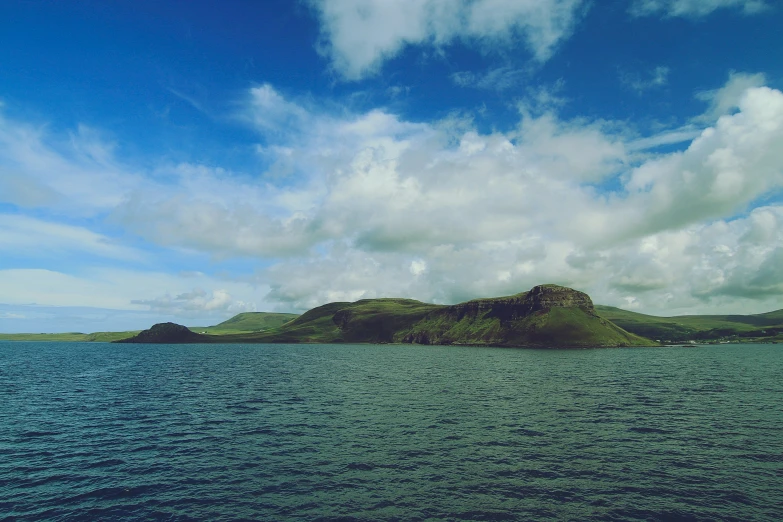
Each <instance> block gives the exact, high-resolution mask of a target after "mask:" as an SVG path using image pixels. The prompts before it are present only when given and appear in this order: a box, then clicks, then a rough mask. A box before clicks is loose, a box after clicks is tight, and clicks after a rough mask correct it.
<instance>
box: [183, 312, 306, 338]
mask: <svg viewBox="0 0 783 522" xmlns="http://www.w3.org/2000/svg"><path fill="white" fill-rule="evenodd" d="M297 317H299V315H298V314H281V313H272V312H244V313H241V314H237V315H235V316H234V317H232V318H231V319H228V320H227V321H223V322H222V323H220V324H217V325H215V326H190V327H189V328H190V329H191V330H193V331H194V332H198V333H202V332H203V333H207V334H210V335H230V334H240V333H248V332H261V331H265V330H271V329H275V328H280V327H281V326H283V325H284V324H285V323H287V322H289V321H292V320H294V319H296V318H297Z"/></svg>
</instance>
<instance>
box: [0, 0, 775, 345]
mask: <svg viewBox="0 0 783 522" xmlns="http://www.w3.org/2000/svg"><path fill="white" fill-rule="evenodd" d="M780 27H783V8H782V7H781V5H780V4H779V3H777V2H773V1H771V0H770V1H760V0H617V1H607V2H589V1H585V0H529V1H520V0H399V1H394V2H391V1H386V0H310V1H304V0H303V1H299V2H296V1H288V0H286V1H283V0H267V1H264V2H239V1H237V2H222V3H216V2H197V1H191V2H165V1H134V2H123V1H120V2H110V3H106V2H88V1H85V2H53V1H48V2H46V1H40V2H37V1H33V2H30V1H24V2H22V1H15V0H8V1H5V2H3V3H2V5H0V63H1V64H2V67H0V332H13V331H70V330H82V331H98V330H116V329H126V328H128V329H129V328H142V327H146V326H149V324H150V323H151V322H155V321H156V320H158V319H160V320H174V321H177V322H180V323H184V324H190V325H204V324H214V323H217V322H220V321H222V320H224V319H225V318H227V317H230V316H231V315H233V314H235V313H238V312H242V311H253V310H256V311H294V312H298V311H303V310H306V309H308V308H311V307H313V306H316V305H319V304H323V303H325V302H329V301H336V300H349V301H350V300H355V299H360V298H368V297H381V296H405V297H413V298H417V299H421V300H425V301H431V302H439V303H453V302H458V301H462V300H466V299H470V298H474V297H480V296H493V295H505V294H510V293H516V292H519V291H523V290H527V289H529V288H530V287H531V286H533V285H535V284H540V283H545V282H553V283H560V284H565V285H569V286H573V287H575V288H578V289H580V290H584V291H587V292H588V293H590V295H591V296H592V297H593V299H594V300H595V301H596V302H599V303H603V304H612V305H616V306H621V307H624V308H628V309H633V310H638V311H642V312H648V313H655V314H670V315H671V314H681V313H709V312H715V313H721V312H737V313H753V312H761V311H768V310H772V309H778V308H783V297H782V296H783V294H782V293H781V292H783V269H781V268H779V267H780V266H783V263H781V261H783V249H782V248H781V240H782V239H783V204H781V197H780V196H781V186H782V185H783V93H781V89H783V62H781V60H780V59H779V57H780V56H783V36H781V34H780V30H779V28H780Z"/></svg>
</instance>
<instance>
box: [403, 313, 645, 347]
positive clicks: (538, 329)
mask: <svg viewBox="0 0 783 522" xmlns="http://www.w3.org/2000/svg"><path fill="white" fill-rule="evenodd" d="M405 338H407V339H409V340H412V341H413V342H420V343H426V344H476V345H482V344H488V345H503V346H634V345H639V346H649V345H650V344H651V343H650V341H649V340H647V339H643V338H641V337H639V336H636V335H633V334H630V333H628V332H625V331H623V330H622V329H620V328H618V327H617V326H615V325H613V324H612V323H610V322H609V321H605V320H603V319H601V318H599V317H596V316H593V315H591V314H588V313H586V312H584V311H583V310H581V309H580V308H575V307H569V308H561V307H554V308H552V309H550V310H548V311H546V312H539V313H534V314H531V315H529V316H527V317H523V318H521V319H516V320H513V321H505V322H502V321H501V320H500V319H499V318H497V317H494V316H492V314H491V312H490V311H485V312H481V313H479V314H477V315H470V314H467V315H465V316H463V317H462V318H460V319H459V320H458V319H457V317H456V316H455V315H454V313H453V312H451V311H449V310H444V311H443V312H441V313H433V314H430V315H429V316H428V317H426V318H425V319H424V320H422V321H421V322H418V323H416V324H415V325H414V326H413V327H412V328H411V329H409V330H408V331H405V332H401V333H400V334H399V335H398V337H397V339H398V340H402V339H405Z"/></svg>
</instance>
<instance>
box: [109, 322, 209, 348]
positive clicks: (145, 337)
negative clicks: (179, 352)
mask: <svg viewBox="0 0 783 522" xmlns="http://www.w3.org/2000/svg"><path fill="white" fill-rule="evenodd" d="M208 339H209V338H208V337H207V336H206V335H201V334H197V333H195V332H192V331H190V330H189V329H188V328H187V326H182V325H181V324H176V323H158V324H156V325H153V326H152V328H150V329H149V330H144V331H142V332H139V334H138V335H136V336H134V337H131V338H130V339H122V340H120V341H114V342H115V343H154V344H181V343H199V342H208Z"/></svg>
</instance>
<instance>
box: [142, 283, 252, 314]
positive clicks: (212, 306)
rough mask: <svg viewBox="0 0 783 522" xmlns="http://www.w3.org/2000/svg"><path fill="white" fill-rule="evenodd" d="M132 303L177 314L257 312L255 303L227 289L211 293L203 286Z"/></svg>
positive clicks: (156, 310) (157, 310)
mask: <svg viewBox="0 0 783 522" xmlns="http://www.w3.org/2000/svg"><path fill="white" fill-rule="evenodd" d="M131 304H135V305H143V306H148V307H149V308H150V310H152V311H155V312H164V313H174V314H177V315H183V314H192V313H200V312H220V313H230V314H237V313H240V312H255V311H256V306H255V303H246V302H244V301H239V300H236V299H234V298H233V297H231V294H229V293H228V292H227V291H226V290H222V289H219V290H213V291H212V293H211V294H209V293H207V292H206V291H205V290H203V289H201V288H196V289H193V290H191V291H189V292H184V293H181V294H177V295H175V296H172V295H171V294H165V295H162V296H158V297H155V298H154V299H134V300H132V301H131Z"/></svg>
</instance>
